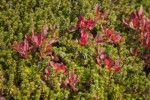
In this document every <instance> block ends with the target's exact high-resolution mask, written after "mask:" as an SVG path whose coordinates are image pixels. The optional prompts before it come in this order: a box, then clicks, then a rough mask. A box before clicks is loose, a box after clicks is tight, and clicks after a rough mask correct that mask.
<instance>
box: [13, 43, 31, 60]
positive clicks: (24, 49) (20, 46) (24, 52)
mask: <svg viewBox="0 0 150 100" xmlns="http://www.w3.org/2000/svg"><path fill="white" fill-rule="evenodd" d="M13 49H14V50H16V51H17V52H18V53H19V56H20V57H21V58H25V59H26V58H27V56H28V51H29V50H30V49H31V47H29V43H28V41H27V40H24V41H23V42H18V43H16V44H14V46H13Z"/></svg>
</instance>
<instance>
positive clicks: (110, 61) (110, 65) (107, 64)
mask: <svg viewBox="0 0 150 100" xmlns="http://www.w3.org/2000/svg"><path fill="white" fill-rule="evenodd" d="M105 64H106V67H107V70H110V69H111V67H112V65H113V64H114V61H113V60H111V59H110V58H109V57H107V58H106V59H105Z"/></svg>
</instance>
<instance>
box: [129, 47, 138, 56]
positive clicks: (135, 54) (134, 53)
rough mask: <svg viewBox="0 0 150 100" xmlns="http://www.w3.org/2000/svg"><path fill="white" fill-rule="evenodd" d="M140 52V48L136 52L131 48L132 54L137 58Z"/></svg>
mask: <svg viewBox="0 0 150 100" xmlns="http://www.w3.org/2000/svg"><path fill="white" fill-rule="evenodd" d="M138 51H139V49H138V48H136V49H135V50H133V48H130V52H131V54H133V56H134V57H136V56H137V55H138Z"/></svg>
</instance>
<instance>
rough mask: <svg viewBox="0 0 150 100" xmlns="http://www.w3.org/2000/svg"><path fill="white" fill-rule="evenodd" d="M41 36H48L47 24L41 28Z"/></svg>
mask: <svg viewBox="0 0 150 100" xmlns="http://www.w3.org/2000/svg"><path fill="white" fill-rule="evenodd" d="M41 34H42V35H43V36H44V37H46V36H47V34H48V25H47V24H45V25H44V26H43V28H42V30H41Z"/></svg>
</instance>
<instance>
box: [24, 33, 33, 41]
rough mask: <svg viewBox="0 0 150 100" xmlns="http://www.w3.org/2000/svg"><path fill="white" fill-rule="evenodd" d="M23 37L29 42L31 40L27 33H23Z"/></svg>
mask: <svg viewBox="0 0 150 100" xmlns="http://www.w3.org/2000/svg"><path fill="white" fill-rule="evenodd" d="M25 38H26V40H27V41H29V42H31V41H32V39H31V37H30V36H29V35H27V34H26V35H25Z"/></svg>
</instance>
